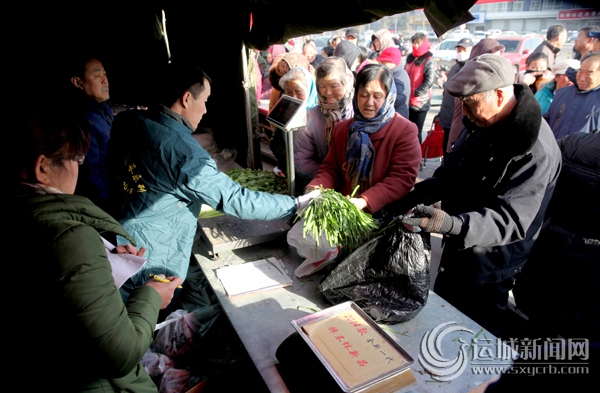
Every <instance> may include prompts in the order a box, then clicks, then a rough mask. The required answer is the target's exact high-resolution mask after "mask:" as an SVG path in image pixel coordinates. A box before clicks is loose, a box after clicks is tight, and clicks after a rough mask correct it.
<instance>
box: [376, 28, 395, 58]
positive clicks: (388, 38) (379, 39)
mask: <svg viewBox="0 0 600 393" xmlns="http://www.w3.org/2000/svg"><path fill="white" fill-rule="evenodd" d="M389 47H395V48H397V45H396V43H395V42H394V35H393V34H392V32H391V31H389V30H388V29H380V30H377V31H376V32H375V34H373V35H372V36H371V50H372V51H373V52H376V53H377V56H379V55H380V54H381V52H382V51H383V50H384V49H386V48H389Z"/></svg>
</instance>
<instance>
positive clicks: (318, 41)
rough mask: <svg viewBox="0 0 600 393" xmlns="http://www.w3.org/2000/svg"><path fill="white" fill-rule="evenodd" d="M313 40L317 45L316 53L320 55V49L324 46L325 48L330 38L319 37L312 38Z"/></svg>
mask: <svg viewBox="0 0 600 393" xmlns="http://www.w3.org/2000/svg"><path fill="white" fill-rule="evenodd" d="M313 39H314V40H315V44H317V53H321V49H323V47H324V46H327V44H328V42H329V40H330V39H331V37H326V36H322V35H320V36H316V37H313Z"/></svg>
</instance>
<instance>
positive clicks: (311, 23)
mask: <svg viewBox="0 0 600 393" xmlns="http://www.w3.org/2000/svg"><path fill="white" fill-rule="evenodd" d="M475 1H476V0H467V1H460V0H437V1H436V0H430V1H423V0H406V1H398V0H348V1H344V2H342V3H340V2H336V1H314V2H313V1H304V2H302V3H298V4H297V5H294V6H293V10H286V9H285V6H282V2H281V1H280V0H259V1H250V2H249V4H250V7H249V11H250V12H251V13H252V16H253V18H252V19H253V22H254V23H253V26H252V30H251V31H250V32H249V33H248V34H246V35H245V37H244V40H245V42H246V44H247V45H249V46H252V47H255V48H258V49H265V48H266V47H268V46H269V45H270V44H273V43H278V42H283V41H284V40H286V39H289V38H292V37H299V36H303V35H308V34H315V33H321V32H323V31H329V30H337V29H340V28H344V27H349V26H357V25H363V24H368V23H372V22H375V21H378V20H379V19H381V18H383V17H385V16H390V15H396V14H401V13H404V12H409V11H413V10H417V9H424V12H425V15H426V16H427V19H428V20H429V23H430V24H431V27H432V28H433V30H434V31H435V32H436V33H437V35H438V36H439V35H442V34H443V33H445V32H446V31H448V30H450V29H451V28H453V27H456V26H458V25H460V24H463V23H466V22H468V21H470V20H473V19H474V18H473V17H472V16H471V15H470V14H469V13H468V12H469V9H470V8H471V7H472V6H473V4H475ZM288 4H289V3H288Z"/></svg>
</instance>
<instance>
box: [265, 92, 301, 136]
mask: <svg viewBox="0 0 600 393" xmlns="http://www.w3.org/2000/svg"><path fill="white" fill-rule="evenodd" d="M267 121H268V122H270V123H272V124H273V125H275V126H276V127H278V128H281V129H283V130H285V131H291V130H292V129H294V128H298V127H303V126H305V125H306V103H305V102H304V101H302V100H299V99H297V98H294V97H290V96H288V95H285V94H284V95H283V96H281V98H280V99H279V101H277V104H275V106H274V107H273V109H271V111H270V112H269V114H268V115H267Z"/></svg>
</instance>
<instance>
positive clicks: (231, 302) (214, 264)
mask: <svg viewBox="0 0 600 393" xmlns="http://www.w3.org/2000/svg"><path fill="white" fill-rule="evenodd" d="M193 252H194V255H195V257H196V259H197V261H198V263H199V265H200V267H201V269H202V271H203V272H204V274H205V275H206V277H207V278H208V281H209V282H210V284H211V286H212V288H213V289H214V291H215V293H216V295H217V297H218V299H219V301H220V303H221V306H222V307H223V310H224V311H225V313H226V315H227V316H228V318H229V320H230V321H231V324H232V325H233V327H234V329H235V331H236V332H237V334H238V336H239V338H240V340H241V341H242V343H243V344H244V346H245V348H246V350H247V352H248V354H249V355H250V358H251V359H252V361H253V362H254V364H255V365H256V368H257V369H258V371H259V373H260V374H261V376H262V377H263V379H264V381H265V384H266V385H267V387H268V388H269V390H270V391H271V392H289V389H288V387H287V386H286V383H285V381H284V380H283V378H282V377H281V375H280V373H279V371H278V369H277V364H278V361H277V358H276V356H275V352H276V350H277V348H278V347H279V345H280V344H281V342H282V341H283V340H284V339H285V338H286V337H288V336H289V335H290V334H291V333H293V332H295V329H294V328H293V326H292V325H291V321H292V320H294V319H298V318H301V317H304V316H306V315H307V314H311V313H313V312H316V311H319V310H322V309H324V308H327V307H330V306H331V304H328V303H327V302H326V301H325V299H324V298H323V297H322V295H321V294H320V293H319V291H318V285H319V282H320V281H321V278H322V276H321V275H320V274H319V273H316V274H313V275H311V276H309V277H304V278H298V277H296V276H295V275H294V270H295V269H296V267H297V266H299V265H300V263H301V262H302V258H301V257H300V256H298V254H297V253H296V252H295V249H294V248H293V247H289V246H288V245H287V243H286V240H285V237H284V238H283V239H280V240H277V241H273V242H269V243H264V244H260V245H256V246H251V247H247V248H242V249H237V250H233V251H229V252H225V253H221V254H219V258H218V259H213V258H212V257H211V256H210V255H209V253H208V250H207V246H206V245H205V244H204V242H203V241H202V240H201V239H200V238H199V237H197V239H196V241H195V245H194V250H193ZM268 257H277V258H279V259H281V260H283V262H284V264H285V267H286V270H287V274H288V275H289V276H290V277H291V278H292V279H293V285H292V286H290V287H285V288H278V289H271V290H267V291H262V292H256V293H252V294H247V295H241V296H236V297H232V298H230V297H228V296H227V294H226V292H225V290H224V288H223V285H222V284H221V282H220V281H219V279H218V278H217V277H216V274H215V271H216V269H218V268H220V267H223V266H228V265H231V264H239V263H244V262H249V261H255V260H259V259H264V258H268ZM447 322H456V323H457V324H459V325H461V326H464V327H465V328H467V329H469V330H470V331H471V332H473V333H474V334H471V333H469V332H465V331H456V332H453V333H449V334H448V335H447V336H446V339H445V340H442V342H441V351H442V353H443V355H444V357H445V358H448V359H449V360H452V359H454V358H455V357H457V355H458V353H459V349H460V345H461V344H460V342H459V339H460V340H462V341H463V342H466V343H467V345H468V343H469V342H470V340H472V339H473V338H474V337H475V334H476V333H479V336H478V337H479V338H478V340H483V339H484V338H485V342H484V344H488V347H490V346H491V345H493V348H494V351H496V349H495V348H496V346H495V345H494V344H495V343H496V338H495V337H494V336H493V335H492V334H491V333H489V332H487V331H484V330H483V329H482V328H481V326H479V325H478V324H477V323H475V322H474V321H472V320H471V319H470V318H468V317H467V316H466V315H464V314H462V313H461V312H460V311H458V310H457V309H456V308H454V307H453V306H451V305H450V304H449V303H447V302H445V301H444V300H443V299H442V298H440V297H439V296H438V295H436V294H435V293H433V292H430V294H429V299H428V302H427V305H426V306H425V307H424V308H423V309H422V311H421V312H420V313H419V314H418V315H417V316H416V317H415V318H414V319H412V320H410V321H407V322H404V323H399V324H395V325H383V324H381V325H380V326H381V327H382V328H383V329H384V330H385V331H386V332H387V333H388V334H389V335H390V337H392V338H393V339H394V340H395V341H396V342H397V343H398V344H399V345H400V346H401V347H402V348H404V349H405V350H406V352H407V353H408V354H409V355H410V356H412V357H413V359H414V360H415V363H414V364H413V366H412V367H411V369H412V370H413V373H414V375H415V377H416V379H417V383H416V384H413V385H412V386H410V387H407V388H405V389H402V390H400V392H403V393H404V392H470V391H473V390H480V391H482V390H483V387H484V386H485V383H487V382H489V381H490V380H491V379H492V378H494V377H496V376H495V375H490V374H481V375H477V374H475V373H474V372H473V370H472V369H471V367H470V366H474V362H473V361H471V364H469V366H468V367H467V368H466V369H465V370H464V372H462V374H461V375H460V376H459V377H457V378H456V379H453V380H451V381H449V382H439V381H436V380H435V379H433V378H432V376H431V375H430V374H429V373H428V372H426V371H425V369H424V367H423V366H422V364H421V363H420V362H419V360H418V358H419V355H420V353H421V342H422V339H423V336H424V335H425V334H426V333H427V332H428V331H431V330H432V329H434V328H435V327H436V326H438V325H440V324H443V323H447ZM504 347H505V348H504V349H503V350H506V349H507V348H508V347H506V346H504ZM474 348H475V350H473V351H472V352H473V353H475V352H477V351H478V349H477V348H478V347H477V346H475V347H474ZM481 348H482V346H480V347H479V349H481ZM488 349H489V348H488ZM509 351H510V350H509ZM511 353H512V352H511ZM488 360H489V359H488ZM511 362H512V361H511V360H510V359H508V360H507V359H504V360H495V361H494V363H493V365H494V366H502V367H508V366H510V364H511ZM478 387H479V388H478Z"/></svg>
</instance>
